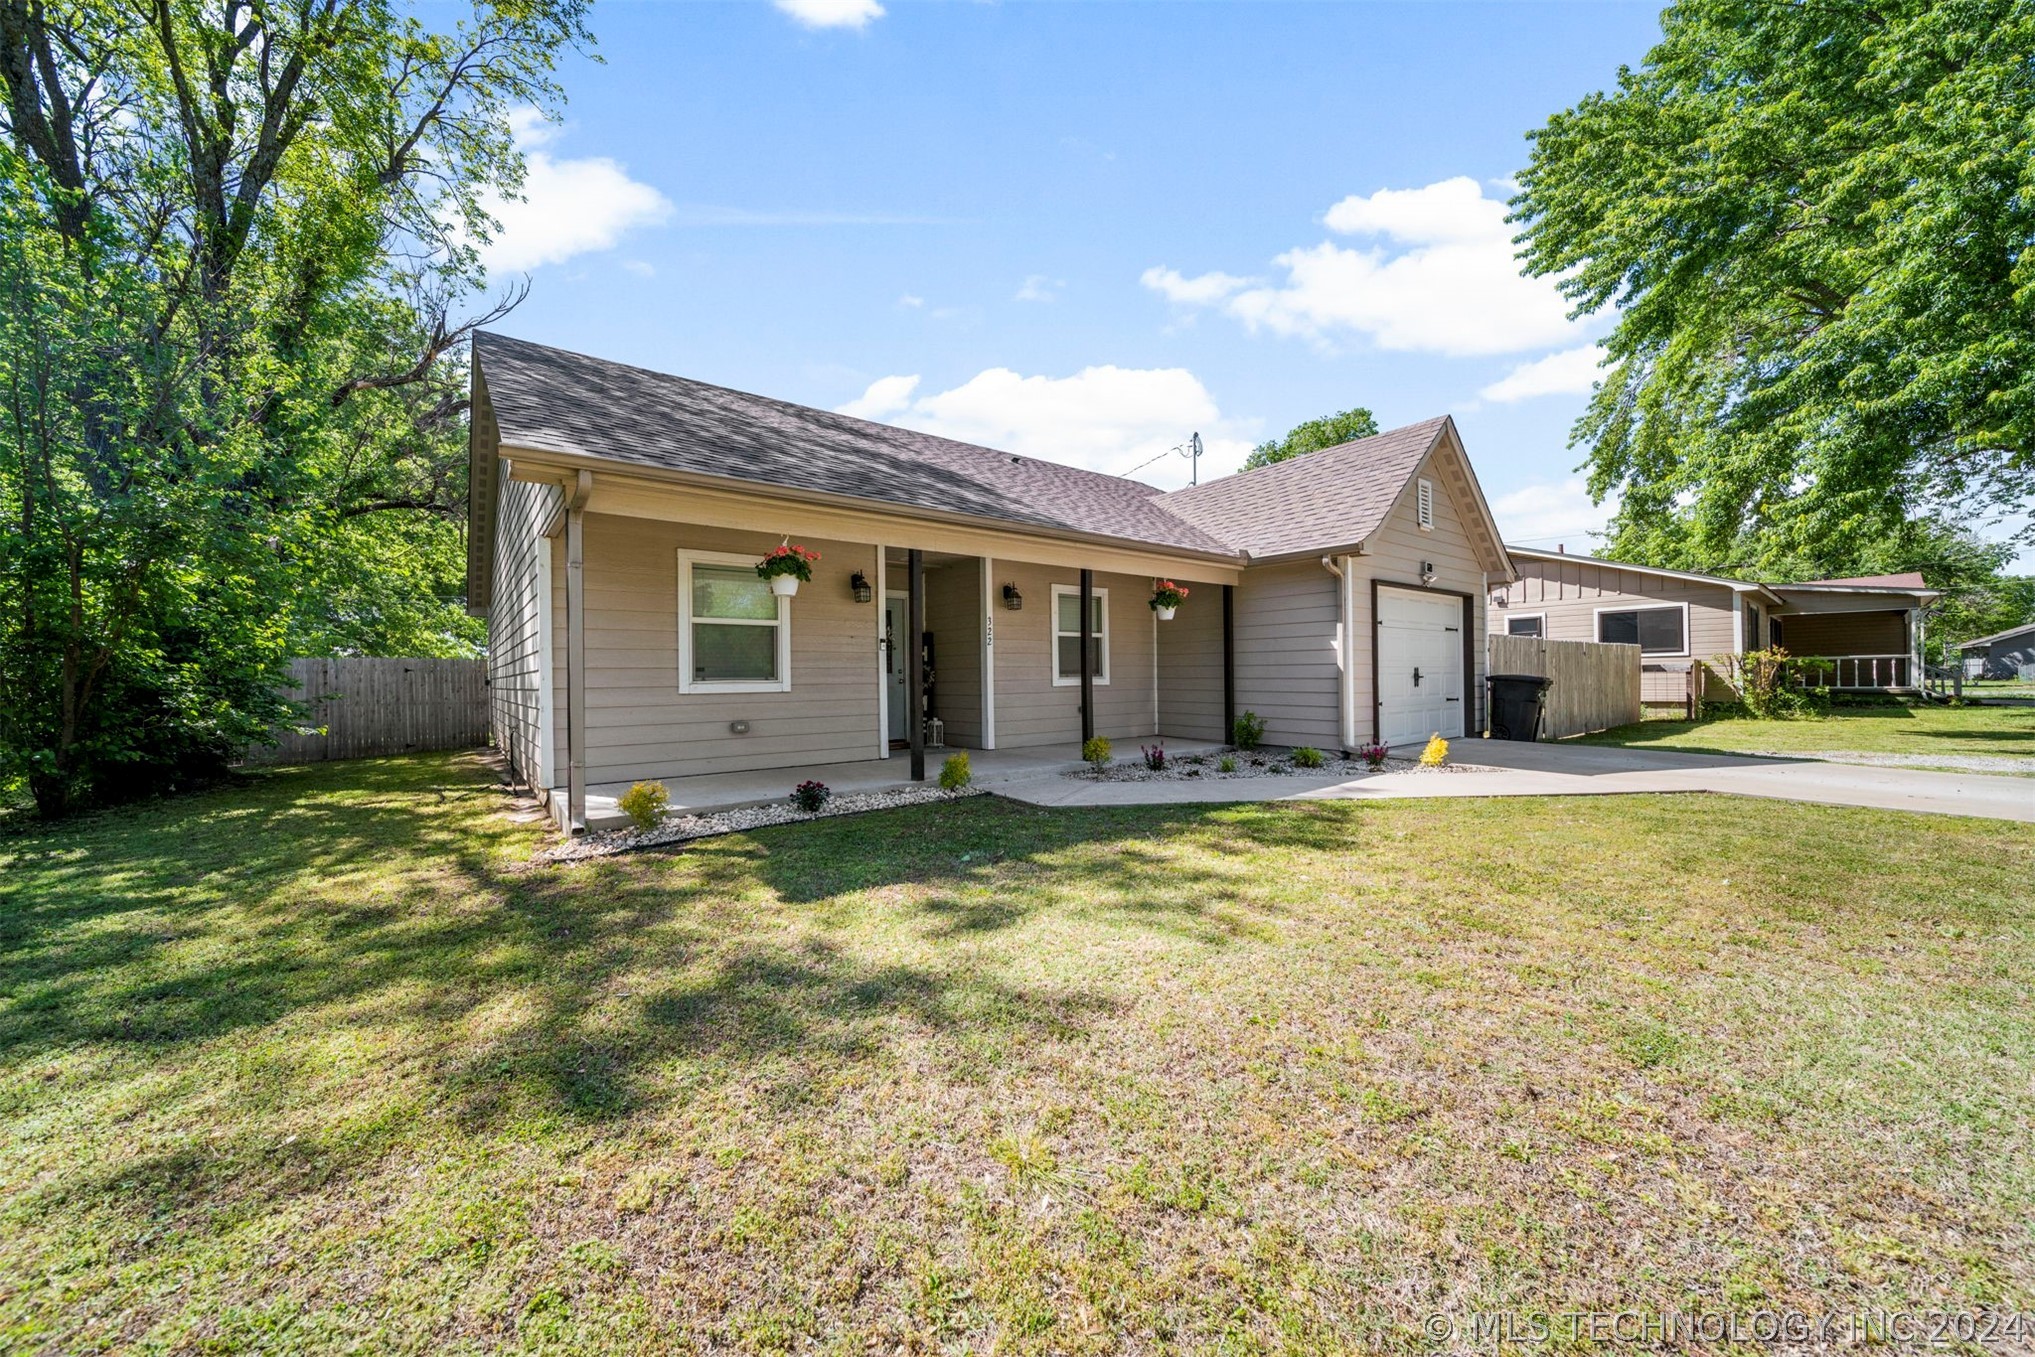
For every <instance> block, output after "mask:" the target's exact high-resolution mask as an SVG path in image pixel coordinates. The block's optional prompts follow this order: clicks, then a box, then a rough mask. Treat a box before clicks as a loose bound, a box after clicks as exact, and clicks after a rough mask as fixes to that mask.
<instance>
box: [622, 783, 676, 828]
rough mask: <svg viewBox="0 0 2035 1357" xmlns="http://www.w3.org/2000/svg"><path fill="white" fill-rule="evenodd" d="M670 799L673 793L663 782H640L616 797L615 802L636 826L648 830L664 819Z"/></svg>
mask: <svg viewBox="0 0 2035 1357" xmlns="http://www.w3.org/2000/svg"><path fill="white" fill-rule="evenodd" d="M670 800H671V793H670V792H668V791H666V790H665V789H664V784H663V783H662V782H639V783H637V784H636V785H635V786H633V787H631V788H630V789H629V790H628V791H626V792H623V793H622V794H621V796H620V797H618V798H616V801H615V804H616V805H617V806H619V807H621V810H622V814H624V815H626V816H628V817H629V818H630V820H632V821H634V822H635V825H636V828H638V829H641V830H644V831H646V832H647V831H649V830H652V829H655V828H657V826H658V825H659V824H660V823H661V822H662V821H663V819H664V807H665V805H666V803H668V802H669V801H670Z"/></svg>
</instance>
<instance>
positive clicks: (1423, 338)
mask: <svg viewBox="0 0 2035 1357" xmlns="http://www.w3.org/2000/svg"><path fill="white" fill-rule="evenodd" d="M1324 222H1325V224H1326V225H1327V226H1328V228H1329V229H1330V230H1332V231H1335V232H1337V233H1339V234H1343V235H1357V236H1369V237H1373V238H1375V241H1376V243H1373V244H1366V245H1354V246H1353V245H1341V244H1337V243H1336V242H1334V241H1328V240H1325V241H1322V242H1320V243H1319V244H1315V245H1302V246H1296V247H1295V248H1293V249H1291V250H1288V251H1286V252H1285V253H1283V254H1280V255H1278V256H1277V257H1275V258H1274V259H1273V261H1272V262H1273V264H1274V265H1275V266H1276V267H1277V268H1279V269H1281V270H1283V271H1284V274H1285V276H1284V278H1283V279H1282V280H1280V281H1277V282H1261V281H1256V280H1251V279H1244V278H1239V277H1237V276H1236V275H1233V274H1228V273H1220V272H1217V273H1205V274H1201V275H1200V276H1198V277H1193V278H1189V277H1184V276H1183V275H1181V274H1179V273H1177V272H1175V271H1174V270H1172V269H1169V268H1151V269H1147V270H1145V273H1144V276H1143V281H1144V284H1145V286H1146V287H1148V288H1151V289H1152V290H1154V291H1156V292H1159V293H1162V294H1163V295H1165V296H1166V297H1167V298H1169V299H1170V300H1172V301H1173V302H1175V303H1176V304H1178V305H1183V306H1212V305H1219V306H1220V307H1221V309H1222V310H1223V311H1224V312H1226V313H1227V314H1229V315H1231V316H1233V317H1235V318H1236V319H1237V320H1240V321H1242V322H1243V323H1244V325H1245V326H1246V327H1247V328H1249V329H1251V330H1258V329H1265V330H1269V331H1271V332H1272V333H1274V334H1279V335H1297V336H1303V337H1306V338H1310V339H1314V340H1317V341H1320V342H1323V343H1326V342H1329V341H1331V340H1333V339H1334V338H1336V337H1337V336H1339V335H1343V334H1354V335H1358V336H1362V337H1364V338H1366V339H1368V340H1370V341H1371V342H1372V343H1374V344H1376V345H1377V346H1378V347H1380V348H1383V349H1396V350H1404V351H1417V352H1427V353H1441V354H1448V355H1451V356H1461V355H1468V354H1487V353H1517V352H1519V351H1521V350H1524V349H1536V348H1544V347H1546V346H1548V345H1550V344H1558V343H1561V342H1563V341H1565V340H1566V341H1570V342H1573V341H1574V339H1575V338H1576V337H1577V336H1578V334H1579V332H1580V329H1581V327H1580V326H1578V325H1577V324H1576V323H1575V322H1572V321H1571V320H1569V318H1568V304H1567V303H1566V302H1565V301H1564V300H1563V298H1562V296H1561V294H1560V293H1559V292H1558V291H1556V290H1555V287H1554V284H1553V283H1552V282H1551V281H1549V280H1547V279H1545V278H1527V277H1523V276H1522V275H1521V274H1520V271H1519V263H1518V261H1517V260H1516V259H1514V258H1513V254H1512V251H1513V246H1512V229H1511V227H1509V226H1508V225H1506V222H1505V204H1504V203H1503V202H1502V201H1500V200H1498V199H1495V198H1487V197H1485V196H1484V191H1483V189H1482V187H1481V186H1479V185H1478V183H1477V182H1476V181H1475V180H1474V179H1468V178H1456V179H1445V180H1443V181H1441V182H1440V183H1437V184H1429V185H1428V186H1427V187H1425V188H1417V189H1381V190H1379V191H1378V192H1376V193H1373V194H1371V195H1370V196H1368V197H1360V196H1351V197H1348V198H1344V199H1343V200H1342V201H1341V202H1338V203H1336V204H1335V205H1334V206H1333V207H1331V208H1330V209H1329V210H1328V213H1327V214H1326V216H1325V218H1324Z"/></svg>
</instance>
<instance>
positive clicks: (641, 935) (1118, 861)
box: [0, 757, 2035, 1354]
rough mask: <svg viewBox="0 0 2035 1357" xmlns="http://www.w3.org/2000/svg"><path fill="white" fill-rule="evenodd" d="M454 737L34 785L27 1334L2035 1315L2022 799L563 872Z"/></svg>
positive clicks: (1052, 825) (848, 836)
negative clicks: (204, 781)
mask: <svg viewBox="0 0 2035 1357" xmlns="http://www.w3.org/2000/svg"><path fill="white" fill-rule="evenodd" d="M535 841H536V840H535V831H534V830H532V829H530V828H528V827H524V826H519V825H517V824H515V823H512V821H511V820H510V818H509V817H508V816H506V815H505V814H504V813H503V805H502V802H501V801H500V800H499V799H498V797H497V795H496V793H495V792H494V791H493V790H492V789H491V787H490V785H489V779H488V776H487V774H486V773H485V771H484V770H483V769H482V768H481V767H480V766H479V765H478V764H477V763H475V762H474V761H472V760H471V759H469V758H466V757H422V758H415V759H405V760H387V761H376V762H365V763H358V764H353V765H334V766H328V767H324V768H313V769H290V770H279V771H275V772H272V773H267V774H263V775H262V776H260V777H259V778H258V779H257V780H255V781H254V782H252V783H251V784H250V785H248V786H246V787H243V788H239V789H234V790H230V791H223V792H219V793H216V794H211V795H206V796H200V797H195V798H191V799H188V800H184V801H179V802H172V803H166V804H162V805H158V806H153V807H147V808H142V809H138V810H134V811H131V812H126V813H121V814H115V815H108V816H105V817H102V818H99V819H96V820H94V821H92V822H90V823H86V824H82V825H77V826H69V827H60V828H56V829H44V828H41V827H38V826H33V825H30V826H20V825H16V826H13V827H11V828H10V830H9V831H8V832H6V833H5V834H0V1336H4V1340H5V1343H4V1345H5V1346H7V1347H8V1348H9V1350H13V1351H30V1352H34V1351H46V1352H52V1353H56V1352H61V1353H67V1354H68V1353H79V1352H91V1351H100V1350H109V1349H147V1350H178V1351H182V1350H204V1351H218V1352H240V1351H251V1350H262V1351H303V1350H341V1349H346V1350H359V1351H375V1352H383V1351H428V1352H431V1353H434V1354H438V1353H459V1352H474V1351H481V1350H496V1349H509V1350H530V1351H536V1350H544V1351H551V1352H639V1351H644V1350H646V1349H648V1350H675V1351H683V1350H689V1349H700V1350H705V1349H718V1350H739V1351H774V1350H792V1349H796V1350H801V1351H803V1350H808V1349H818V1350H823V1351H830V1352H840V1353H861V1352H865V1351H881V1352H884V1353H891V1352H895V1351H913V1352H916V1351H930V1350H935V1349H940V1348H960V1347H968V1348H973V1349H989V1348H992V1347H994V1348H1000V1349H1002V1350H1009V1351H1024V1350H1036V1351H1042V1352H1044V1351H1052V1352H1079V1351H1124V1350H1131V1351H1156V1350H1161V1349H1174V1348H1190V1349H1199V1350H1208V1349H1215V1348H1224V1349H1227V1350H1235V1351H1258V1350H1307V1351H1319V1350H1323V1349H1327V1348H1339V1347H1376V1348H1382V1349H1385V1350H1423V1349H1436V1350H1439V1349H1440V1348H1442V1347H1447V1346H1450V1345H1448V1344H1437V1343H1436V1342H1435V1341H1434V1340H1431V1339H1430V1338H1429V1337H1428V1336H1427V1330H1426V1328H1425V1325H1424V1317H1425V1316H1427V1315H1429V1314H1430V1313H1432V1312H1435V1311H1438V1310H1446V1311H1451V1312H1455V1313H1458V1314H1461V1313H1464V1312H1470V1311H1486V1312H1489V1311H1500V1310H1503V1311H1527V1310H1535V1309H1551V1310H1568V1309H1583V1310H1599V1311H1603V1310H1619V1309H1644V1310H1656V1311H1666V1310H1678V1311H1683V1312H1688V1311H1694V1310H1706V1311H1720V1310H1733V1311H1740V1312H1744V1311H1749V1310H1753V1309H1758V1308H1771V1307H1793V1308H1799V1309H1804V1310H1809V1311H1827V1310H1832V1309H1844V1310H1855V1309H1862V1308H1867V1307H1876V1308H1885V1309H1916V1308H1936V1309H1940V1308H1949V1309H1956V1310H1965V1309H1969V1308H1972V1307H1974V1306H1980V1305H2006V1306H2011V1307H2015V1308H2019V1309H2022V1310H2028V1309H2035V1247H2031V1243H2035V1239H2031V1226H2035V1136H2031V1134H2030V1126H2031V1118H2035V1006H2031V1005H2030V1004H2029V1002H2028V988H2027V986H2028V980H2029V976H2030V975H2031V974H2035V899H2031V891H2030V889H2029V882H2030V880H2031V879H2035V838H2031V836H2030V835H2029V834H2028V832H2027V829H2026V827H2024V826H2020V825H2010V824H2001V823H1994V822H1987V821H1979V820H1963V819H1953V818H1945V817H1940V816H1903V815H1898V814H1891V813H1882V812H1873V811H1864V810H1848V809H1838V808H1829V807H1820V806H1809V805H1795V804H1786V803H1779V802H1769V801H1751V800H1735V799H1730V798H1710V797H1704V798H1694V797H1679V798H1676V797H1583V798H1574V799H1565V800H1564V799H1549V800H1488V801H1487V800H1461V801H1388V802H1375V803H1368V804H1361V805H1358V804H1348V803H1345V804H1331V803H1301V804H1288V805H1279V806H1261V807H1194V808H1167V809H1125V810H1082V811H1078V812H1053V811H1046V810H1039V809H1035V808H1030V807H1026V806H1022V805H1016V804H1012V803H1008V802H1004V801H1001V800H998V799H996V798H990V797H984V798H975V799H970V800H965V801H958V802H953V803H947V804H943V805H939V806H935V807H930V808H923V809H914V810H905V811H896V812H888V813H884V814H879V815H873V816H865V817H855V818H843V819H838V820H828V821H821V822H816V823H812V824H806V825H795V826H789V827H784V828H778V829H771V830H764V831H759V832H756V833H753V834H748V835H742V836H736V837H730V838H724V839H719V840H713V841H708V842H704V843H702V844H699V845H697V846H695V847H693V848H692V849H690V850H689V851H685V852H677V853H644V854H639V855H635V856H632V857H624V858H614V859H608V860H605V861H603V862H600V863H598V864H596V865H592V866H587V867H577V868H568V869H552V870H543V871H530V870H526V869H524V868H522V867H521V866H520V863H521V862H522V860H523V859H524V858H526V857H527V855H528V853H529V851H530V849H531V847H532V846H533V844H534V843H535Z"/></svg>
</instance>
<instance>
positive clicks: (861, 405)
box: [834, 373, 919, 419]
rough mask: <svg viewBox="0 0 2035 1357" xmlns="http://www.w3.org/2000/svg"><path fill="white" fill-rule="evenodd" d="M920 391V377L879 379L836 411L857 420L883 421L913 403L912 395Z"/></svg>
mask: <svg viewBox="0 0 2035 1357" xmlns="http://www.w3.org/2000/svg"><path fill="white" fill-rule="evenodd" d="M918 389H919V379H918V375H917V374H916V373H914V374H913V375H912V376H909V377H878V378H877V379H876V380H875V381H873V382H871V383H870V384H869V389H868V390H867V391H864V392H863V393H862V394H861V395H859V396H857V397H856V398H855V399H854V400H851V401H849V402H848V403H847V404H846V405H837V406H835V407H834V409H835V410H837V411H839V412H840V413H841V414H844V415H853V416H855V418H857V419H882V418H883V417H884V416H885V415H894V414H896V413H897V412H898V411H900V410H902V409H904V408H906V407H907V406H909V405H910V404H911V403H912V393H913V392H914V391H916V390H918Z"/></svg>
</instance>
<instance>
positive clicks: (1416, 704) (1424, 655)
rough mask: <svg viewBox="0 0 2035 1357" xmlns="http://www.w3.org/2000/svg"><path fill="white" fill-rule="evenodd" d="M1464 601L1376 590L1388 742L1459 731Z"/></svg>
mask: <svg viewBox="0 0 2035 1357" xmlns="http://www.w3.org/2000/svg"><path fill="white" fill-rule="evenodd" d="M1463 615H1464V608H1463V601H1462V600H1461V599H1460V598H1456V597H1454V596H1452V595H1437V594H1422V593H1415V592H1412V591H1410V590H1403V589H1391V588H1381V589H1379V591H1378V671H1377V674H1376V676H1375V677H1376V682H1377V684H1378V727H1379V733H1380V737H1381V738H1382V739H1383V740H1384V742H1385V743H1386V744H1392V745H1396V744H1408V743H1411V742H1413V741H1415V740H1424V739H1426V738H1427V737H1428V736H1429V735H1432V734H1436V733H1439V734H1440V735H1442V736H1443V737H1445V738H1449V739H1454V738H1456V737H1458V736H1460V735H1462V734H1463V732H1464V729H1465V724H1464V723H1465V721H1466V719H1467V718H1466V716H1465V714H1464V709H1465V707H1466V706H1467V705H1468V704H1467V702H1466V701H1465V694H1464V679H1465V676H1464V673H1463V625H1464V620H1463Z"/></svg>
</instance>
